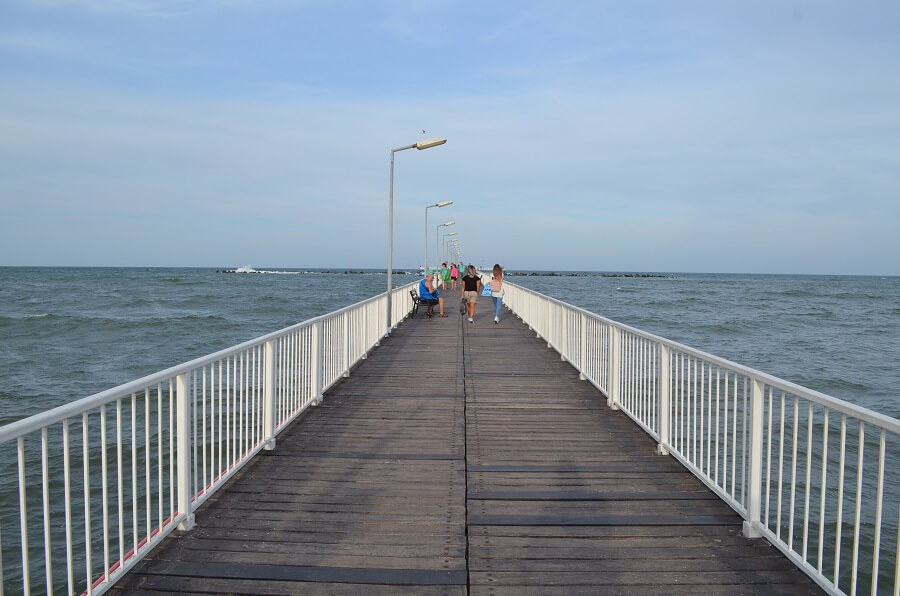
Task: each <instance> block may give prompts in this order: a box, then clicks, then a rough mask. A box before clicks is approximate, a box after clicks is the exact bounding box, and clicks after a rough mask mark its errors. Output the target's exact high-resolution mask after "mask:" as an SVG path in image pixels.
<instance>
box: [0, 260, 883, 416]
mask: <svg viewBox="0 0 900 596" xmlns="http://www.w3.org/2000/svg"><path fill="white" fill-rule="evenodd" d="M416 279H418V275H417V274H416V271H415V269H412V270H410V271H395V272H394V275H393V282H394V284H395V285H398V286H399V285H403V284H405V283H409V282H411V281H414V280H416ZM506 279H507V281H509V282H511V283H515V284H519V285H521V286H523V287H526V288H530V289H532V290H535V291H538V292H541V293H543V294H546V295H548V296H552V297H554V298H557V299H559V300H562V301H564V302H568V303H570V304H573V305H575V306H579V307H581V308H584V309H586V310H588V311H591V312H594V313H597V314H599V315H602V316H604V317H606V318H608V319H612V320H614V321H617V322H619V323H623V324H626V325H629V326H631V327H636V328H638V329H641V330H643V331H647V332H650V333H653V334H655V335H658V336H661V337H664V338H667V339H669V340H672V341H676V342H679V343H681V344H685V345H687V346H690V347H692V348H695V349H698V350H702V351H704V352H708V353H710V354H714V355H716V356H719V357H723V358H726V359H728V360H732V361H734V362H737V363H739V364H743V365H745V366H749V367H752V368H755V369H758V370H760V371H763V372H766V373H768V374H771V375H774V376H776V377H780V378H782V379H785V380H788V381H792V382H794V383H797V384H800V385H803V386H805V387H808V388H810V389H815V390H817V391H820V392H823V393H826V394H828V395H831V396H833V397H837V398H839V399H843V400H846V401H848V402H851V403H854V404H857V405H860V406H863V407H866V408H869V409H872V410H875V411H878V412H880V413H882V414H885V415H888V416H891V417H894V418H900V391H898V387H900V277H889V276H836V275H835V276H830V275H750V274H722V273H709V274H706V273H652V272H651V273H647V272H638V273H635V272H590V271H534V270H521V271H512V270H509V271H507V277H506ZM386 283H387V279H386V274H385V271H383V270H380V271H376V270H366V269H349V268H348V269H287V268H278V267H271V268H265V267H255V268H254V267H250V266H243V267H236V268H233V269H223V268H218V269H217V268H159V267H130V268H105V267H97V268H93V267H91V268H81V267H77V268H76V267H0V425H2V424H7V423H9V422H12V421H15V420H18V419H20V418H23V417H26V416H29V415H32V414H36V413H39V412H42V411H44V410H48V409H50V408H53V407H56V406H59V405H62V404H65V403H68V402H71V401H73V400H77V399H79V398H82V397H86V396H89V395H92V394H94V393H97V392H99V391H103V390H105V389H108V388H111V387H114V386H116V385H120V384H122V383H126V382H129V381H132V380H135V379H137V378H140V377H142V376H145V375H148V374H151V373H155V372H157V371H160V370H163V369H165V368H168V367H170V366H174V365H177V364H181V363H183V362H187V361H189V360H192V359H194V358H198V357H201V356H205V355H206V354H210V353H213V352H216V351H218V350H221V349H224V348H228V347H230V346H233V345H236V344H239V343H242V342H244V341H247V340H250V339H254V338H256V337H259V336H262V335H265V334H267V333H270V332H272V331H277V330H279V329H283V328H285V327H288V326H290V325H293V324H295V323H298V322H301V321H304V320H306V319H309V318H311V317H315V316H318V315H321V314H325V313H328V312H331V311H334V310H337V309H339V308H342V307H344V306H347V305H350V304H353V303H356V302H359V301H361V300H364V299H366V298H369V297H371V296H374V295H375V294H379V293H382V292H384V291H385V289H386ZM479 306H481V307H482V310H483V316H485V317H486V318H485V321H487V320H488V317H487V309H486V307H484V306H483V305H479Z"/></svg>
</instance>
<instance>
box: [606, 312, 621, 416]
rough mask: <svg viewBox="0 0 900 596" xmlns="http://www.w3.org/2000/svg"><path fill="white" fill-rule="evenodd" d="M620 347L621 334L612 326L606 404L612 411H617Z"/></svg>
mask: <svg viewBox="0 0 900 596" xmlns="http://www.w3.org/2000/svg"><path fill="white" fill-rule="evenodd" d="M621 345H622V332H621V330H619V328H618V327H616V326H615V325H612V326H611V327H610V328H609V387H608V390H609V393H608V394H607V400H606V404H607V405H608V406H609V407H610V408H612V409H613V410H618V409H619V376H620V368H621V362H622V355H621V353H620V350H621Z"/></svg>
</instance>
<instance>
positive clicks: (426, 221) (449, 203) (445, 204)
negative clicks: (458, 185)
mask: <svg viewBox="0 0 900 596" xmlns="http://www.w3.org/2000/svg"><path fill="white" fill-rule="evenodd" d="M452 204H453V201H441V202H440V203H435V204H434V205H428V206H427V207H425V261H424V267H425V274H426V275H427V274H428V210H429V209H431V208H432V207H446V206H447V205H452Z"/></svg>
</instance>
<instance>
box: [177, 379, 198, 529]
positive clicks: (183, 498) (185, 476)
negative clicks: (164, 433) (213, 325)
mask: <svg viewBox="0 0 900 596" xmlns="http://www.w3.org/2000/svg"><path fill="white" fill-rule="evenodd" d="M188 374H189V373H186V372H185V373H181V374H180V375H178V376H177V377H176V378H175V383H176V385H175V416H176V420H175V433H176V441H177V443H176V445H177V446H176V449H177V450H178V459H177V463H176V466H177V472H176V473H177V482H178V513H179V514H180V515H181V522H180V523H179V524H178V529H179V530H190V529H191V528H193V527H194V512H193V511H192V510H191V492H192V490H191V399H190V394H189V391H188V387H189V383H188Z"/></svg>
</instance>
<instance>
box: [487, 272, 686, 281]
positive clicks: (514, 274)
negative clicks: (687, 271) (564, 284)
mask: <svg viewBox="0 0 900 596" xmlns="http://www.w3.org/2000/svg"><path fill="white" fill-rule="evenodd" d="M504 275H506V276H507V277H658V278H664V279H675V276H674V275H672V274H671V273H557V272H555V271H534V272H532V273H526V272H524V271H508V272H504Z"/></svg>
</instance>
